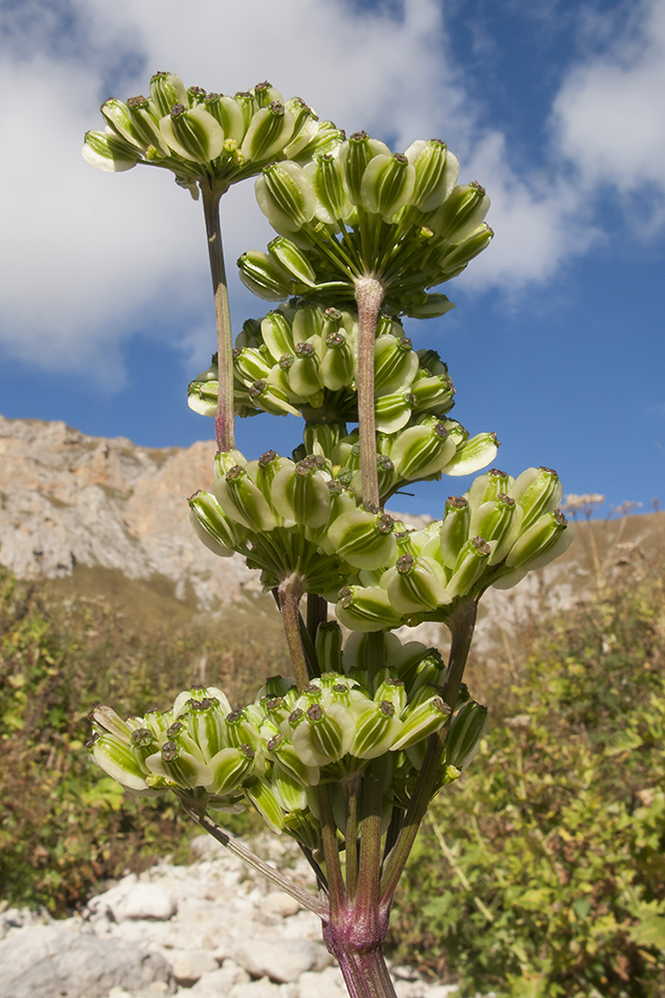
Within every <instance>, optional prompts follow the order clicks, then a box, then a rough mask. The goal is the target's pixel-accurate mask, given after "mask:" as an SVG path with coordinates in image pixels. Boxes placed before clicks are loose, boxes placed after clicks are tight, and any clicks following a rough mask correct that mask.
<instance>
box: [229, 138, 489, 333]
mask: <svg viewBox="0 0 665 998" xmlns="http://www.w3.org/2000/svg"><path fill="white" fill-rule="evenodd" d="M458 172H459V164H458V162H457V160H456V158H455V157H454V156H453V155H452V154H451V153H450V152H449V151H448V149H447V148H446V146H445V143H443V142H441V141H439V140H431V141H430V142H423V141H418V142H414V143H412V145H411V146H410V147H409V148H408V149H407V150H406V152H405V153H404V154H402V153H392V152H391V151H390V149H389V148H388V147H387V146H386V145H385V143H383V142H379V141H377V140H374V139H371V138H370V137H369V136H368V135H367V134H366V133H365V132H358V133H356V134H354V135H352V136H350V138H349V139H347V140H345V141H344V142H342V143H341V144H340V145H339V146H337V147H336V148H335V149H333V150H329V151H326V152H324V153H322V154H319V155H318V156H316V157H315V158H314V161H313V162H311V163H310V164H308V165H306V166H305V168H304V169H301V168H300V167H299V166H298V165H297V164H295V163H273V164H270V165H269V166H267V167H266V168H265V169H264V170H263V172H262V175H261V176H260V177H259V179H258V180H257V184H256V197H257V200H258V203H259V206H260V207H261V210H262V211H263V212H264V214H265V215H266V217H267V218H268V220H269V221H270V223H271V225H272V226H273V227H274V228H275V229H276V230H277V231H278V232H279V233H280V234H281V235H282V236H284V237H286V238H288V239H290V240H292V241H293V242H294V243H296V244H297V245H298V246H299V247H300V248H301V249H302V250H303V251H306V253H307V260H308V264H309V267H308V271H307V274H306V278H305V281H304V282H303V281H302V269H301V268H300V267H299V266H297V265H296V266H294V267H290V266H289V264H288V262H286V261H284V266H285V269H286V270H287V271H289V273H290V274H291V276H292V278H293V281H294V284H293V286H292V289H291V290H297V291H298V290H299V291H300V293H303V291H304V286H305V285H308V286H309V290H308V291H307V294H308V295H309V296H310V297H311V298H312V299H313V300H318V301H321V302H324V303H329V304H335V305H338V304H339V302H340V301H343V300H344V299H345V298H346V299H347V300H351V299H353V298H354V297H355V296H356V290H357V286H358V284H359V282H361V281H362V280H363V279H365V278H367V277H371V278H372V279H373V280H376V281H378V282H379V284H380V285H381V286H382V288H383V300H384V304H385V305H386V307H388V308H389V309H391V310H392V311H394V312H396V313H404V314H406V315H412V316H414V317H420V316H423V317H424V316H437V315H443V314H444V313H445V312H446V311H448V310H449V309H450V308H452V307H453V306H452V303H450V302H449V301H448V299H447V298H446V297H445V295H441V294H440V293H429V289H430V288H432V287H435V286H436V285H438V284H441V283H443V282H444V281H447V280H449V279H450V278H451V277H454V276H456V275H457V274H459V273H461V271H462V270H463V269H464V268H465V267H466V265H467V263H468V262H469V261H470V260H471V259H472V258H473V257H474V256H477V255H478V253H481V252H482V250H483V249H485V248H486V246H487V245H489V242H490V240H491V238H492V231H491V229H489V227H488V226H487V225H486V224H485V222H484V217H485V215H486V213H487V210H488V208H489V199H488V197H487V195H486V193H485V191H484V190H483V188H482V187H480V185H478V184H475V183H472V184H465V185H460V186H456V181H457V175H458ZM238 264H239V267H240V272H241V276H242V278H243V280H245V281H246V282H249V281H251V280H252V274H251V257H249V258H244V257H243V258H241V259H240V260H239V261H238ZM312 274H313V275H314V276H312ZM274 293H276V290H275V292H274ZM284 297H286V296H284Z"/></svg>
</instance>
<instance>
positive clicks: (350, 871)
mask: <svg viewBox="0 0 665 998" xmlns="http://www.w3.org/2000/svg"><path fill="white" fill-rule="evenodd" d="M360 785H361V784H360V776H359V774H355V775H354V776H349V777H348V778H347V780H346V784H345V786H346V831H345V835H344V841H345V846H346V848H345V855H346V896H347V898H348V900H349V902H350V903H351V904H353V902H354V901H355V898H356V891H357V890H358V791H359V789H360Z"/></svg>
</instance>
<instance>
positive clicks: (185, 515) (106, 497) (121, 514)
mask: <svg viewBox="0 0 665 998" xmlns="http://www.w3.org/2000/svg"><path fill="white" fill-rule="evenodd" d="M214 453H215V447H214V444H213V443H212V442H211V441H206V442H198V443H195V444H192V446H191V447H188V448H186V449H185V448H180V447H163V448H150V447H140V446H138V445H137V444H134V443H132V441H131V440H128V439H127V438H126V437H115V438H114V439H108V440H107V439H105V438H104V437H89V436H86V435H85V434H84V433H81V432H80V431H79V430H74V429H72V428H71V427H69V426H67V425H66V424H65V423H62V422H53V423H47V422H42V421H41V420H37V419H5V418H4V417H1V416H0V564H2V565H4V566H5V567H6V568H9V569H10V570H11V571H12V572H14V574H15V575H17V576H18V577H19V578H22V579H29V578H40V577H42V578H43V577H46V578H58V577H62V576H68V575H71V574H72V573H73V572H74V570H75V569H76V567H77V566H89V567H100V568H106V569H116V570H119V571H120V572H122V573H123V575H125V576H126V577H127V578H129V579H143V580H150V579H155V578H160V577H161V578H162V579H165V580H167V581H168V582H169V583H171V585H172V587H173V593H174V595H175V596H176V598H179V599H181V600H183V599H185V598H186V597H187V595H188V594H189V593H190V592H191V594H193V596H194V599H195V601H196V603H197V604H198V606H199V607H200V608H203V609H210V608H212V607H213V606H215V605H217V604H218V603H220V602H221V603H229V602H231V601H233V600H234V599H235V598H237V596H238V595H239V594H240V593H241V592H242V590H243V589H244V588H245V587H248V588H249V589H250V590H251V589H255V590H257V591H258V590H259V588H260V587H259V586H258V584H257V581H256V579H255V577H254V573H252V572H250V571H249V570H248V569H247V568H246V567H245V565H244V562H243V561H242V559H241V558H240V557H239V556H234V557H233V558H218V557H217V556H215V555H214V554H212V553H211V552H210V551H208V550H207V548H205V547H204V546H203V544H201V542H200V541H199V540H198V538H197V537H196V535H195V534H194V531H193V530H192V528H191V526H190V524H189V507H188V505H187V497H188V496H189V495H191V494H192V493H193V492H195V491H196V490H197V489H199V488H203V489H208V488H210V487H211V485H212V460H213V456H214Z"/></svg>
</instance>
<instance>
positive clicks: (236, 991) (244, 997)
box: [229, 977, 283, 998]
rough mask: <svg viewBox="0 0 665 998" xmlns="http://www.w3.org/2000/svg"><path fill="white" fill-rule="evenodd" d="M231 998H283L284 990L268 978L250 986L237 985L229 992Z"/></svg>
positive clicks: (254, 982)
mask: <svg viewBox="0 0 665 998" xmlns="http://www.w3.org/2000/svg"><path fill="white" fill-rule="evenodd" d="M229 998H283V996H282V989H281V988H280V987H279V985H277V984H273V983H272V982H271V981H269V980H268V978H267V977H262V978H261V979H260V980H259V981H251V982H250V983H249V984H236V985H235V987H233V988H231V990H230V992H229Z"/></svg>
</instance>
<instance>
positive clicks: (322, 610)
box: [307, 593, 328, 642]
mask: <svg viewBox="0 0 665 998" xmlns="http://www.w3.org/2000/svg"><path fill="white" fill-rule="evenodd" d="M327 619H328V604H327V602H326V600H324V598H323V596H317V595H316V594H315V593H308V594H307V630H308V631H309V636H310V638H311V639H312V641H313V642H315V641H316V632H317V631H318V629H319V624H325V622H326V620H327Z"/></svg>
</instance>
